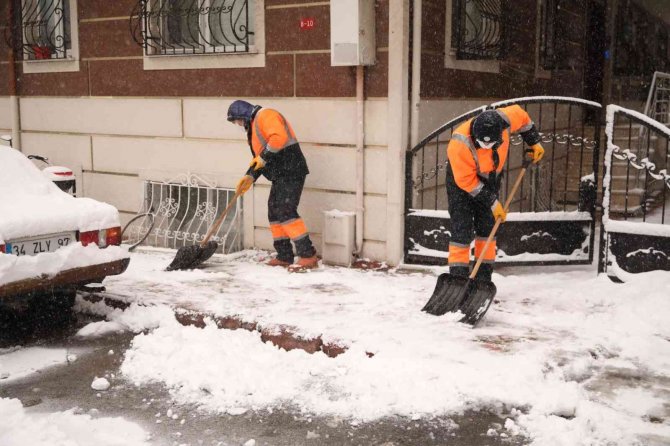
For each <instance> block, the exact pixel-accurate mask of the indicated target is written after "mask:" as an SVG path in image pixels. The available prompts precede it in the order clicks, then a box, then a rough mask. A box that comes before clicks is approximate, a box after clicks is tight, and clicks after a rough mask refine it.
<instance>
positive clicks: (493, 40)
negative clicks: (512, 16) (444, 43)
mask: <svg viewBox="0 0 670 446" xmlns="http://www.w3.org/2000/svg"><path fill="white" fill-rule="evenodd" d="M451 17H452V23H451V29H452V30H453V32H452V34H451V47H452V49H453V50H455V53H456V57H457V58H458V59H470V60H483V59H502V57H503V31H504V29H503V28H504V27H503V21H502V5H501V0H452V16H451Z"/></svg>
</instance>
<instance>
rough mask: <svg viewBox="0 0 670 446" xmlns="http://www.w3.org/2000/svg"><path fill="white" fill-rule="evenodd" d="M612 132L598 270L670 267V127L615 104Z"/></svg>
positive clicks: (620, 272) (617, 273) (621, 275)
mask: <svg viewBox="0 0 670 446" xmlns="http://www.w3.org/2000/svg"><path fill="white" fill-rule="evenodd" d="M640 128H642V129H643V130H644V131H640ZM606 133H607V153H606V154H605V168H606V171H605V177H604V181H603V190H604V199H603V209H604V212H603V218H602V224H601V231H600V233H601V237H600V247H601V249H600V256H599V260H598V272H605V273H607V275H608V276H609V277H610V278H612V279H613V280H615V281H617V282H620V281H625V280H626V277H627V274H630V273H640V272H646V271H653V270H666V271H670V174H669V173H668V172H669V170H670V129H669V128H668V127H667V126H665V125H663V124H662V123H660V122H658V121H654V120H652V119H651V118H649V117H647V116H646V115H644V114H642V113H638V112H636V111H633V110H627V109H624V108H621V107H618V106H615V105H609V106H608V107H607V128H606Z"/></svg>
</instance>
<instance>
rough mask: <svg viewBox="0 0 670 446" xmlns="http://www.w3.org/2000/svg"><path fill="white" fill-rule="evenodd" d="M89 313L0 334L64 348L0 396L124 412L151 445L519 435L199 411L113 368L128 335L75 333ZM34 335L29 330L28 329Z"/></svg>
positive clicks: (6, 343)
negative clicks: (103, 387) (97, 382)
mask: <svg viewBox="0 0 670 446" xmlns="http://www.w3.org/2000/svg"><path fill="white" fill-rule="evenodd" d="M94 320H95V319H93V318H91V317H89V316H83V315H77V316H76V317H75V318H73V319H72V320H70V321H68V322H65V323H62V324H58V325H56V326H52V325H49V324H47V325H46V326H40V327H31V328H33V329H31V330H24V331H23V333H26V334H25V335H24V337H23V338H18V339H17V338H16V336H14V337H13V338H12V339H8V337H7V336H6V333H5V336H2V335H0V361H1V360H2V355H3V352H5V353H7V352H12V351H17V349H31V348H37V347H41V348H53V349H61V350H64V351H67V352H75V353H76V359H75V357H74V356H73V354H70V353H68V354H69V359H70V360H69V361H64V363H63V364H62V365H56V366H53V367H51V368H48V369H44V370H41V371H40V372H37V373H34V374H31V375H29V376H26V377H24V378H21V379H16V380H8V379H5V380H4V381H5V382H4V383H3V380H0V397H2V398H17V399H19V400H21V402H22V403H23V404H24V406H26V407H30V409H29V410H30V411H39V412H56V411H64V410H71V409H72V410H74V411H75V412H76V413H86V414H90V415H92V416H94V417H103V416H104V417H123V418H125V419H126V420H129V421H132V422H135V423H137V424H139V425H140V426H141V427H142V428H143V429H144V430H145V431H146V432H148V433H149V435H150V438H151V440H152V441H151V443H152V444H156V445H244V444H245V443H246V442H248V441H249V440H250V439H254V440H255V441H256V443H255V444H256V445H257V446H260V445H277V446H280V445H292V446H297V445H325V446H328V445H383V446H400V445H450V446H451V445H453V446H461V445H462V446H465V445H467V446H480V445H481V446H484V445H490V446H494V445H517V444H524V442H525V440H524V439H522V438H520V437H513V438H510V437H503V436H499V435H496V436H488V435H487V432H488V431H489V430H490V429H494V430H495V431H497V432H498V433H501V432H504V429H503V428H502V425H504V422H505V418H504V417H503V418H501V417H499V416H497V415H495V414H492V413H481V412H473V413H465V414H463V415H459V416H454V417H436V418H434V419H432V420H425V419H421V420H410V419H408V418H389V419H382V420H379V421H376V422H374V423H364V424H352V423H350V422H349V421H347V420H342V419H338V418H333V417H312V416H310V415H308V414H303V413H300V411H298V410H296V411H291V410H284V411H274V412H268V411H265V410H263V411H259V412H246V413H243V414H239V415H230V414H223V415H215V414H211V413H204V412H201V411H199V410H198V408H197V407H191V406H177V405H175V404H174V403H173V401H172V399H171V397H170V393H169V391H168V390H167V389H166V388H165V387H164V386H162V385H160V384H155V385H149V386H142V387H136V386H135V385H134V384H132V383H130V382H128V381H126V380H125V379H124V378H123V376H121V374H120V373H119V367H120V365H121V363H122V361H123V355H124V352H125V351H126V349H127V348H128V346H129V345H130V343H131V342H132V339H133V337H134V336H135V335H134V334H131V333H122V334H114V335H107V336H103V337H98V338H79V337H76V336H74V335H75V333H76V332H77V330H78V329H79V328H81V327H82V326H84V325H86V324H87V323H89V322H93V321H94ZM30 333H32V334H30ZM96 377H105V378H107V379H108V380H109V382H110V383H111V387H110V389H109V390H107V391H102V392H99V391H95V390H93V389H92V388H91V383H92V382H93V380H94V379H95V378H96Z"/></svg>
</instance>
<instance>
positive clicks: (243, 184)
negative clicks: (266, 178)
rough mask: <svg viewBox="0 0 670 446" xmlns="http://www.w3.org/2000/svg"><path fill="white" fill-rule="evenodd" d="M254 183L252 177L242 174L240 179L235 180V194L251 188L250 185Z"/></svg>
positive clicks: (240, 193)
mask: <svg viewBox="0 0 670 446" xmlns="http://www.w3.org/2000/svg"><path fill="white" fill-rule="evenodd" d="M252 184H254V177H252V176H251V175H245V176H243V177H242V178H241V179H240V181H238V182H237V187H236V188H235V193H236V194H237V195H242V194H243V193H245V192H246V191H248V190H249V189H250V188H251V185H252Z"/></svg>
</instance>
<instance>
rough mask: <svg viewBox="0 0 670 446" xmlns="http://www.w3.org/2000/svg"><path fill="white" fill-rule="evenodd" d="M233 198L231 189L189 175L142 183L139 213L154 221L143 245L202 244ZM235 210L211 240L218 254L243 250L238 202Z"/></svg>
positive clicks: (178, 246) (169, 246)
mask: <svg viewBox="0 0 670 446" xmlns="http://www.w3.org/2000/svg"><path fill="white" fill-rule="evenodd" d="M234 195H235V190H234V189H230V188H221V187H217V186H216V185H215V184H212V183H210V182H208V181H206V180H203V179H202V178H200V177H197V176H196V175H190V174H189V175H181V176H179V177H178V178H175V179H171V180H169V181H153V180H147V181H145V182H144V201H143V206H142V209H141V210H140V212H139V214H148V213H150V214H153V216H154V222H155V224H154V226H153V229H151V232H150V233H149V236H148V237H147V239H146V240H145V244H147V245H150V246H157V247H164V248H180V247H182V246H186V245H193V244H196V243H199V242H201V241H202V240H203V239H204V237H205V235H206V233H207V230H208V229H209V228H210V226H211V225H212V223H213V222H214V220H215V219H216V217H217V216H218V215H219V214H220V213H221V212H222V211H223V209H225V208H226V206H227V205H228V203H230V200H232V199H233V196H234ZM234 211H235V212H230V213H229V214H228V215H227V216H226V218H225V220H224V221H223V224H221V226H220V227H219V229H218V230H217V232H216V233H215V234H214V235H213V236H212V237H211V239H210V240H214V241H216V242H217V243H218V244H219V247H220V248H219V252H222V253H224V254H228V253H231V252H236V251H240V250H241V249H242V203H241V200H238V201H237V203H236V205H235V209H234Z"/></svg>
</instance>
